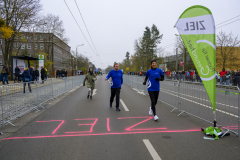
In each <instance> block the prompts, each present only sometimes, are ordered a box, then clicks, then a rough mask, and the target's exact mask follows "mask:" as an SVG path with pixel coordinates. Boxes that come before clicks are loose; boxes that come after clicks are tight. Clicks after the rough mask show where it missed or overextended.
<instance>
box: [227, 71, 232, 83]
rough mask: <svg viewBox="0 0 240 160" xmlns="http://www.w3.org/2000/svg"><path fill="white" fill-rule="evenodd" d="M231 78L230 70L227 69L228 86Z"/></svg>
mask: <svg viewBox="0 0 240 160" xmlns="http://www.w3.org/2000/svg"><path fill="white" fill-rule="evenodd" d="M230 78H231V75H230V71H229V70H227V73H226V83H227V85H228V86H229V85H230Z"/></svg>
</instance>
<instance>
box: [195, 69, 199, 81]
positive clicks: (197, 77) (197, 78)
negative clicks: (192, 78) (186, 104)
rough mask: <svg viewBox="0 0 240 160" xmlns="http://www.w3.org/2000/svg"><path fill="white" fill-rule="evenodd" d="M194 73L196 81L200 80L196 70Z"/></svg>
mask: <svg viewBox="0 0 240 160" xmlns="http://www.w3.org/2000/svg"><path fill="white" fill-rule="evenodd" d="M195 74H196V80H197V82H198V81H200V76H199V74H198V72H197V71H195Z"/></svg>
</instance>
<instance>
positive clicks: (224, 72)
mask: <svg viewBox="0 0 240 160" xmlns="http://www.w3.org/2000/svg"><path fill="white" fill-rule="evenodd" d="M226 73H227V72H226V71H225V68H223V69H222V71H221V72H220V84H221V85H223V84H224V76H225V75H226Z"/></svg>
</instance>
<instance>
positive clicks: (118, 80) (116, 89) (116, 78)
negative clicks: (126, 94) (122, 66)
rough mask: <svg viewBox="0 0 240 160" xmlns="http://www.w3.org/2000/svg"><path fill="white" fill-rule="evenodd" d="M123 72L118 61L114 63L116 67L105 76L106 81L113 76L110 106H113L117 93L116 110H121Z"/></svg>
mask: <svg viewBox="0 0 240 160" xmlns="http://www.w3.org/2000/svg"><path fill="white" fill-rule="evenodd" d="M122 76H123V73H122V71H121V70H119V65H118V63H115V64H114V69H113V70H111V71H110V72H109V73H108V76H107V77H106V78H105V81H106V80H108V79H109V78H110V77H111V78H112V82H111V97H110V107H112V102H113V100H114V97H115V95H116V111H120V109H119V98H120V89H121V86H122V84H123V77H122Z"/></svg>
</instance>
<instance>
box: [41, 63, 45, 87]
mask: <svg viewBox="0 0 240 160" xmlns="http://www.w3.org/2000/svg"><path fill="white" fill-rule="evenodd" d="M41 79H42V83H44V79H45V69H44V68H43V66H41Z"/></svg>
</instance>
